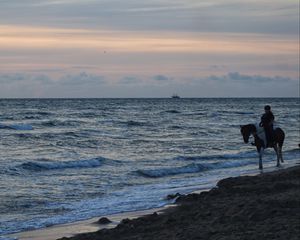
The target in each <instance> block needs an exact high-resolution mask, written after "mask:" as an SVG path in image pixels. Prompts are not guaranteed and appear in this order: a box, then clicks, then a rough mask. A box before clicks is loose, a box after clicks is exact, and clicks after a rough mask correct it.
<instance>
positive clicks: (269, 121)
mask: <svg viewBox="0 0 300 240" xmlns="http://www.w3.org/2000/svg"><path fill="white" fill-rule="evenodd" d="M264 109H265V113H264V114H263V115H262V116H261V121H260V123H259V126H260V127H263V128H264V130H265V134H266V139H267V145H268V146H272V143H273V139H272V135H273V123H274V119H275V117H274V115H273V113H272V111H271V107H270V106H269V105H266V106H265V108H264Z"/></svg>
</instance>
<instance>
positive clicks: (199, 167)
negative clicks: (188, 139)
mask: <svg viewBox="0 0 300 240" xmlns="http://www.w3.org/2000/svg"><path fill="white" fill-rule="evenodd" d="M255 162H256V161H230V162H218V163H204V164H197V163H192V164H188V165H186V166H182V167H174V168H161V169H149V170H138V171H137V173H138V174H140V175H141V176H144V177H149V178H160V177H166V176H172V175H179V174H188V173H197V172H203V171H207V170H213V169H222V168H233V167H241V166H246V165H248V164H251V163H255Z"/></svg>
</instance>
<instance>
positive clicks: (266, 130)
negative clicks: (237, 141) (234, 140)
mask: <svg viewBox="0 0 300 240" xmlns="http://www.w3.org/2000/svg"><path fill="white" fill-rule="evenodd" d="M264 109H265V113H264V114H263V115H262V116H261V121H260V123H259V125H255V124H247V125H242V126H241V134H242V136H243V139H244V142H245V143H248V142H249V137H250V136H251V135H252V136H253V137H254V143H252V145H254V146H256V149H257V152H258V153H259V169H263V164H262V155H263V150H264V149H265V148H274V150H275V152H276V155H277V167H279V166H280V161H281V162H283V157H282V146H283V142H284V138H285V134H284V131H283V130H282V129H281V128H279V127H278V128H275V129H274V128H273V125H274V119H275V117H274V115H273V113H272V111H271V107H270V106H269V105H266V106H265V107H264Z"/></svg>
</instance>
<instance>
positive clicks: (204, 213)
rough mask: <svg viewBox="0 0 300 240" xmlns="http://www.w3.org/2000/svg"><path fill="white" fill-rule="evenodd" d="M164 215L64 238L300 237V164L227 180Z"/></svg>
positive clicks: (187, 198)
mask: <svg viewBox="0 0 300 240" xmlns="http://www.w3.org/2000/svg"><path fill="white" fill-rule="evenodd" d="M176 202H177V204H178V205H179V206H177V207H175V208H170V209H168V210H166V211H165V212H164V213H163V214H156V212H155V213H153V214H151V215H147V216H144V217H140V218H136V219H132V220H128V219H124V220H122V222H121V223H120V224H119V225H117V226H116V227H115V228H113V229H102V230H99V231H97V232H94V233H85V234H79V235H76V236H75V237H71V238H66V237H64V238H61V240H96V239H97V240H112V239H114V240H117V239H118V240H119V239H120V240H122V239H123V240H125V239H126V240H129V239H130V240H154V239H155V240H170V239H174V240H175V239H176V240H177V239H180V240H187V239H189V240H193V239H205V240H207V239H212V240H214V239H216V240H217V239H218V240H223V239H228V240H229V239H230V240H235V239H253V240H257V239H289V240H298V239H299V236H300V166H295V167H291V168H288V169H281V170H278V171H274V172H270V173H263V174H259V175H257V176H241V177H235V178H227V179H223V180H221V181H219V182H218V184H217V187H216V188H213V189H212V190H210V191H207V192H202V193H200V194H189V195H186V196H182V197H179V198H178V199H177V201H176Z"/></svg>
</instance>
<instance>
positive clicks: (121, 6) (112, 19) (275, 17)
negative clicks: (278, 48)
mask: <svg viewBox="0 0 300 240" xmlns="http://www.w3.org/2000/svg"><path fill="white" fill-rule="evenodd" d="M298 5H299V3H298V2H297V1H282V0H273V1H272V2H271V1H269V0H268V1H267V0H261V1H247V4H245V2H243V1H237V0H203V1H195V0H185V1H182V0H181V1H179V0H175V1H174V0H173V1H171V0H156V1H150V2H147V1H140V0H126V1H119V0H118V1H117V0H110V1H97V0H26V1H20V0H9V1H1V8H0V22H1V23H2V24H25V25H36V24H38V25H40V26H51V25H52V26H53V25H55V26H59V27H63V26H68V27H71V28H74V26H76V27H82V28H94V29H95V28H96V29H99V28H102V29H110V28H112V29H122V30H146V31H147V30H148V31H149V30H175V31H179V32H183V31H184V32H186V31H195V32H203V31H206V32H252V33H253V32H256V33H257V32H260V33H262V32H264V33H265V32H268V33H292V34H297V32H298V26H299V23H298V15H299V11H298V7H299V6H298ZM53 16H55V21H54V20H53ZM174 16H176V17H175V18H174ZM99 23H102V24H101V25H100V24H99Z"/></svg>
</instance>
